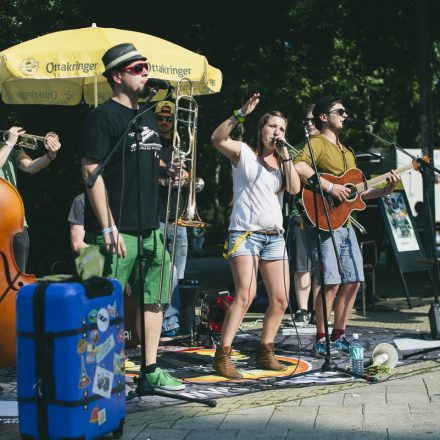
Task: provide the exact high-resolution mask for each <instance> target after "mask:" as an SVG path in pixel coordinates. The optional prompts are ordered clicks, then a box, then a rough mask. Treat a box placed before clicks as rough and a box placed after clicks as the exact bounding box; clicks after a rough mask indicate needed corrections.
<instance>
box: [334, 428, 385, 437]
mask: <svg viewBox="0 0 440 440" xmlns="http://www.w3.org/2000/svg"><path fill="white" fill-rule="evenodd" d="M336 440H388V433H387V429H386V428H379V429H377V430H364V429H362V430H352V431H342V432H336Z"/></svg>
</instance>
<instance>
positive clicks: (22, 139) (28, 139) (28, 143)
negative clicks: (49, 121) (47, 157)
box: [0, 130, 58, 150]
mask: <svg viewBox="0 0 440 440" xmlns="http://www.w3.org/2000/svg"><path fill="white" fill-rule="evenodd" d="M0 133H3V140H4V141H7V140H8V133H9V130H0ZM48 134H52V135H55V136H56V137H58V135H57V134H56V133H53V132H50V133H48ZM46 137H47V135H46V136H36V135H34V134H28V133H24V134H21V135H20V136H19V138H18V142H17V145H18V146H19V147H20V148H27V149H29V150H36V149H37V148H38V142H42V143H43V145H44V146H45V147H46V148H47V142H46Z"/></svg>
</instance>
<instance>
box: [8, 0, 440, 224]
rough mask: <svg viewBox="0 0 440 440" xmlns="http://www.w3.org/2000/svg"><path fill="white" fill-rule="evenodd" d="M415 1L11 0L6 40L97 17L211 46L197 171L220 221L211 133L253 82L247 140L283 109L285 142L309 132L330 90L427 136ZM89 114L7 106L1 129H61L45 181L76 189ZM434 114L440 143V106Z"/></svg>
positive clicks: (396, 126) (438, 62)
mask: <svg viewBox="0 0 440 440" xmlns="http://www.w3.org/2000/svg"><path fill="white" fill-rule="evenodd" d="M417 7H418V2H417V1H415V0H400V1H398V0H387V1H383V0H369V1H363V2H362V1H353V0H351V1H349V0H295V1H293V0H291V1H280V2H272V3H271V4H270V5H266V6H264V7H260V6H258V5H257V3H254V2H249V1H243V0H235V1H231V0H225V1H221V2H215V3H212V2H206V1H202V0H188V1H186V2H177V1H176V2H168V3H167V4H166V5H165V4H159V3H157V2H156V3H155V2H153V3H151V2H145V1H138V0H135V1H131V2H125V3H124V2H120V1H115V0H106V1H104V0H96V1H90V0H87V1H86V0H75V1H74V0H39V1H37V0H3V2H2V8H1V10H0V25H1V26H2V30H3V32H2V35H1V36H0V48H1V49H3V48H6V47H9V46H11V45H14V44H17V43H19V42H20V41H24V40H27V39H30V38H34V37H36V36H38V35H41V34H44V33H47V32H53V31H56V30H62V29H66V28H76V27H84V26H90V25H91V24H92V22H96V23H97V25H98V26H102V27H117V28H124V29H132V30H136V31H140V32H146V33H149V34H153V35H156V36H158V37H161V38H164V39H167V40H170V41H172V42H174V43H177V44H179V45H181V46H184V47H187V48H188V49H190V50H194V51H197V52H199V53H202V54H204V55H205V56H206V57H207V58H208V60H209V62H210V64H212V65H214V66H216V67H218V68H220V69H221V70H222V73H223V76H224V83H223V89H222V92H221V93H220V94H218V95H213V96H206V97H200V98H198V102H199V106H200V121H199V140H198V143H199V160H198V175H199V176H201V177H202V178H203V179H204V180H205V190H204V192H202V193H200V194H199V195H198V205H199V210H200V211H201V215H202V218H203V219H204V220H205V221H208V222H210V223H213V224H214V225H216V227H218V228H223V227H224V225H225V223H226V222H227V218H226V216H227V212H228V206H229V203H230V199H231V195H232V194H231V178H230V165H229V163H228V161H227V160H226V159H224V158H222V157H221V156H220V155H219V154H218V153H217V152H216V151H215V150H214V148H213V147H212V146H211V145H210V142H209V137H210V133H211V132H212V130H213V129H214V128H215V126H216V125H217V124H218V123H220V122H221V121H223V120H224V119H225V118H226V117H228V116H229V115H230V114H231V113H232V111H233V110H234V109H235V108H238V107H239V106H241V104H242V103H243V102H244V101H245V100H246V99H247V98H248V97H249V96H250V94H251V93H253V92H254V91H259V92H260V93H261V96H262V98H261V104H260V105H259V107H258V108H257V110H256V112H255V115H253V116H252V117H251V118H249V120H248V121H246V125H245V133H244V138H245V140H247V141H249V140H251V139H252V137H253V134H254V132H255V124H256V121H257V120H258V119H259V116H261V114H263V113H265V112H266V111H268V110H274V109H278V110H281V111H282V112H283V113H284V114H286V115H287V116H288V117H289V120H290V126H289V133H288V139H289V140H290V141H291V143H293V144H295V143H297V142H299V141H300V140H301V139H302V137H303V132H302V127H301V126H300V124H299V122H300V121H301V120H302V117H303V113H304V109H305V107H306V106H307V104H308V103H310V102H313V101H314V100H315V99H317V97H319V96H320V95H322V94H326V93H332V94H335V95H339V96H341V97H342V98H343V99H344V103H345V105H346V106H347V108H348V109H349V111H350V113H351V115H353V116H355V117H360V118H362V117H366V118H372V119H374V120H377V121H381V123H380V124H378V129H379V130H381V129H382V127H383V128H386V129H387V130H388V131H389V132H390V135H391V136H392V137H394V138H395V139H396V140H397V141H398V142H399V143H401V144H402V145H406V146H408V147H411V146H414V145H416V144H417V143H418V142H419V140H420V137H419V132H420V122H419V121H420V96H419V86H418V76H417V75H418V67H419V66H418V63H419V61H418V47H417V20H416V17H417ZM429 8H430V20H431V22H430V27H431V33H432V41H433V44H432V69H433V82H432V88H433V99H434V102H435V100H438V99H439V98H440V96H439V94H440V91H439V75H440V30H439V29H440V28H439V27H438V26H437V22H438V18H439V15H440V14H439V12H440V4H439V2H436V1H429ZM86 111H87V109H86V108H83V107H79V108H77V109H59V108H57V109H55V108H44V109H42V108H38V109H36V108H23V107H21V108H17V106H16V107H14V108H13V107H12V106H4V105H3V106H1V110H0V117H1V118H2V120H3V123H2V125H3V127H5V126H8V125H10V123H11V122H18V121H19V122H20V124H21V125H23V126H25V127H26V128H28V130H29V131H30V132H35V133H37V134H40V133H44V132H45V130H47V129H49V128H50V129H54V130H56V131H57V132H59V133H60V135H61V136H62V140H63V148H64V151H63V153H62V154H61V156H60V160H58V159H57V164H56V165H55V164H54V166H53V168H56V170H51V172H50V178H51V179H55V181H56V184H54V183H53V180H52V181H51V184H50V185H49V184H48V185H47V187H49V186H50V187H52V191H61V190H59V189H58V188H66V187H67V188H68V189H67V194H66V190H64V198H65V199H66V200H69V198H70V197H73V196H74V193H75V192H76V191H77V184H78V183H79V180H80V179H79V171H78V170H77V169H75V166H76V164H75V161H74V160H72V158H74V159H75V158H76V157H77V156H78V145H79V143H80V126H81V120H82V117H83V114H84V113H85V112H86ZM434 118H435V122H436V132H435V135H436V142H437V144H438V140H439V139H438V138H439V133H438V123H439V120H440V110H438V109H437V108H436V109H435V114H434ZM345 140H346V142H347V143H348V144H350V145H353V146H354V147H355V148H370V147H371V146H372V145H373V140H372V139H371V138H367V139H365V136H360V133H359V131H356V130H350V131H347V134H346V137H345ZM376 147H377V145H376ZM61 170H63V171H61ZM38 179H44V175H43V176H41V177H38ZM216 179H217V180H216ZM67 182H69V183H67ZM54 188H57V189H56V190H55V189H54Z"/></svg>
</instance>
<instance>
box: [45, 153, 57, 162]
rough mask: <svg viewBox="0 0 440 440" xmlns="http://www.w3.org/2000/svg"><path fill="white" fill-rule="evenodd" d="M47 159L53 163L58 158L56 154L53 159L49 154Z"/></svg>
mask: <svg viewBox="0 0 440 440" xmlns="http://www.w3.org/2000/svg"><path fill="white" fill-rule="evenodd" d="M46 157H47V158H48V159H49V160H50V161H51V162H52V161H53V160H54V159H55V158H56V157H57V155H56V154H55V156H53V157H51V156H50V154H49V152H47V153H46Z"/></svg>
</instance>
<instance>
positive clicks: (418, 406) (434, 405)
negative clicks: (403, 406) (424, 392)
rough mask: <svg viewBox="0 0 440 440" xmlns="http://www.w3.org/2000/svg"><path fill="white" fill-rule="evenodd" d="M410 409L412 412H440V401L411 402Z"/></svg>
mask: <svg viewBox="0 0 440 440" xmlns="http://www.w3.org/2000/svg"><path fill="white" fill-rule="evenodd" d="M409 409H410V411H411V412H412V413H422V412H427V411H429V412H437V414H440V402H431V403H430V404H429V405H426V404H424V403H423V404H422V403H410V404H409Z"/></svg>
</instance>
